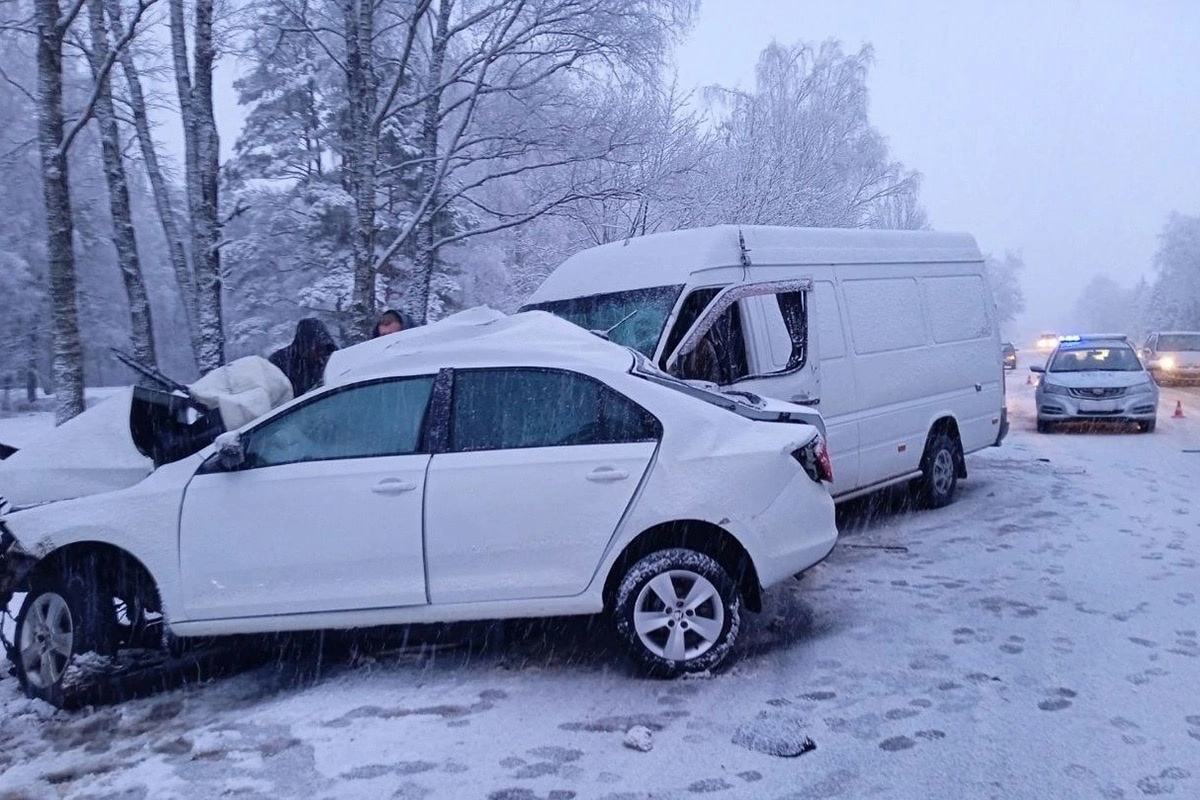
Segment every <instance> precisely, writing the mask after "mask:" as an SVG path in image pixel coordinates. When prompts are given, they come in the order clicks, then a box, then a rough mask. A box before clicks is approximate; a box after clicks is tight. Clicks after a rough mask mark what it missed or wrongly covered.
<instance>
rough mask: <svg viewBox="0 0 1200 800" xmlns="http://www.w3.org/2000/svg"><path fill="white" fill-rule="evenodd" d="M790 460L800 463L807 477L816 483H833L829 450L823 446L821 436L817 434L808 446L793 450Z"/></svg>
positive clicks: (823, 440)
mask: <svg viewBox="0 0 1200 800" xmlns="http://www.w3.org/2000/svg"><path fill="white" fill-rule="evenodd" d="M792 458H794V459H796V460H797V461H798V462H800V466H802V467H804V471H805V472H806V473H808V477H810V478H812V479H813V480H814V481H816V482H817V483H820V482H821V481H829V482H830V483H833V464H832V463H831V462H830V460H829V448H828V447H827V446H826V445H825V438H824V437H823V436H821V435H819V434H818V435H817V436H816V437H814V438H813V440H812V441H811V442H809V443H808V444H806V445H804V446H803V447H801V448H798V449H796V450H793V451H792Z"/></svg>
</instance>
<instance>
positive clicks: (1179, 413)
mask: <svg viewBox="0 0 1200 800" xmlns="http://www.w3.org/2000/svg"><path fill="white" fill-rule="evenodd" d="M1171 419H1183V401H1182V400H1176V401H1175V413H1174V414H1172V415H1171Z"/></svg>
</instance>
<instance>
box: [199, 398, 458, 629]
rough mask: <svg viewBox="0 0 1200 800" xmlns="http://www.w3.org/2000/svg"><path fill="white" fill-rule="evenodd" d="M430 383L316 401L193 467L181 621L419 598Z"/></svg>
mask: <svg viewBox="0 0 1200 800" xmlns="http://www.w3.org/2000/svg"><path fill="white" fill-rule="evenodd" d="M433 383H434V378H433V376H425V377H416V378H403V379H396V380H386V381H376V382H371V383H364V384H358V385H353V386H349V387H345V388H343V389H338V390H333V391H330V392H326V393H324V394H321V395H318V396H317V397H315V398H313V400H311V401H310V402H307V403H304V404H303V405H299V406H294V407H292V408H289V409H288V410H287V411H285V412H283V413H281V414H279V415H277V416H275V417H272V418H271V419H268V420H266V421H265V422H264V423H262V424H260V425H258V426H256V427H254V428H252V429H251V430H249V431H247V432H245V433H243V434H242V437H241V438H242V445H243V449H244V452H245V462H244V465H243V466H242V467H241V468H238V469H235V470H232V471H225V470H222V469H221V467H220V465H219V463H218V462H217V461H216V460H215V459H210V461H209V462H205V465H204V466H202V467H201V469H200V470H199V471H198V472H197V474H196V475H195V477H193V478H192V480H191V482H190V483H189V484H188V487H187V490H186V493H185V495H184V499H183V508H182V512H181V518H180V568H181V574H182V581H183V592H184V606H185V608H186V612H187V615H188V617H189V618H191V619H197V620H199V619H222V618H231V617H244V616H262V615H275V614H298V613H310V612H325V611H347V610H354V609H364V608H383V607H394V606H404V605H419V604H424V603H425V602H426V601H427V598H426V592H425V572H424V561H423V558H422V546H421V535H422V499H423V495H424V489H425V474H426V469H427V467H428V465H429V459H430V456H429V452H428V449H427V448H426V447H425V446H424V442H423V440H424V420H425V416H426V412H427V409H428V406H429V399H430V395H431V391H432V386H433Z"/></svg>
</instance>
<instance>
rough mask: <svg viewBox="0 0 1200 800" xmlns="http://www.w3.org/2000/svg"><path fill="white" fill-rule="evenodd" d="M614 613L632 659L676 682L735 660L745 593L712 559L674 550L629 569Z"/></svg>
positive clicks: (684, 550)
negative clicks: (742, 593)
mask: <svg viewBox="0 0 1200 800" xmlns="http://www.w3.org/2000/svg"><path fill="white" fill-rule="evenodd" d="M664 595H666V596H665V597H664ZM689 596H691V597H692V598H693V599H691V600H689ZM612 611H613V617H614V623H615V625H616V631H617V635H618V636H619V637H620V638H621V640H622V641H623V643H624V645H625V647H626V649H627V650H628V652H629V654H630V657H631V658H632V659H633V660H634V661H635V662H637V664H638V665H639V666H640V667H641V668H642V669H643V670H644V671H645V672H646V673H647V674H648V675H650V676H652V677H657V678H674V677H678V676H679V675H683V674H687V673H697V672H704V671H706V670H710V669H713V668H715V667H717V666H718V665H720V664H721V662H723V661H724V660H725V659H726V658H727V657H728V656H729V653H730V651H731V650H732V649H733V645H734V642H736V641H737V637H738V632H739V630H740V629H741V611H742V595H741V592H740V591H739V590H738V586H737V583H735V582H734V580H733V578H731V577H730V576H729V573H728V572H726V571H725V569H724V567H722V566H721V565H720V564H718V563H717V561H716V560H715V559H713V558H712V557H711V556H708V555H705V554H704V553H700V552H697V551H695V550H688V549H685V548H673V549H669V550H660V551H658V552H656V553H651V554H650V555H648V556H645V557H644V558H642V559H641V560H639V561H637V562H636V563H634V564H633V565H632V566H631V567H630V568H629V570H628V571H627V572H626V573H625V576H624V577H623V578H622V579H621V582H620V584H619V585H618V586H617V591H616V596H615V602H614V604H613V609H612Z"/></svg>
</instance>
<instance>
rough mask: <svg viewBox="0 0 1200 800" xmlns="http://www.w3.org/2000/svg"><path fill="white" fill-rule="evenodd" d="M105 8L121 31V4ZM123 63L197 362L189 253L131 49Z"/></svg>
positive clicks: (112, 0)
mask: <svg viewBox="0 0 1200 800" xmlns="http://www.w3.org/2000/svg"><path fill="white" fill-rule="evenodd" d="M104 4H105V7H106V9H107V11H108V16H109V19H110V20H111V21H112V25H113V27H114V28H115V29H118V30H119V29H120V28H121V3H120V0H104ZM120 61H121V69H122V71H123V72H124V73H125V83H126V85H127V86H128V87H129V105H130V109H131V113H132V115H133V125H134V130H136V131H137V139H138V145H139V147H140V149H141V153H142V163H143V164H145V166H146V176H147V177H148V178H149V179H150V189H151V191H152V193H153V195H154V207H155V209H156V210H157V211H158V219H159V222H160V223H161V224H162V229H163V236H164V238H165V239H166V241H167V250H168V252H169V253H170V257H171V266H172V268H173V269H174V271H175V282H176V284H178V286H179V297H180V302H181V303H182V305H183V312H184V319H185V322H186V325H187V332H188V337H189V338H190V339H191V342H192V356H193V358H195V359H196V360H197V361H198V360H199V353H200V340H199V338H198V336H197V331H196V286H195V283H194V281H193V278H192V268H191V266H190V265H189V264H188V258H187V251H186V249H185V248H184V244H183V237H182V235H181V234H180V231H179V222H178V220H176V218H175V207H174V205H173V204H172V203H171V193H170V191H169V190H168V188H167V181H166V178H165V177H164V176H163V172H162V167H161V166H159V163H158V151H157V149H156V148H155V145H154V138H153V136H151V133H150V118H149V115H148V114H147V113H146V97H145V93H144V92H143V90H142V78H141V74H140V72H139V71H138V68H137V62H136V61H135V60H134V57H133V53H132V51H130V50H129V49H125V50H122V51H121V54H120Z"/></svg>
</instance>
